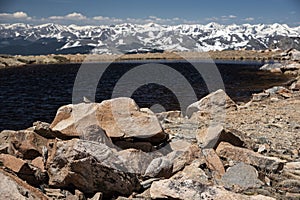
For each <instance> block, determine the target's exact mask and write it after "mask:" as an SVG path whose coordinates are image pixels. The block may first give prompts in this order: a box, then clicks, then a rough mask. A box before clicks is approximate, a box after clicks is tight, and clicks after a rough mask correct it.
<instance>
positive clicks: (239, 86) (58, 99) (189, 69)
mask: <svg viewBox="0 0 300 200" xmlns="http://www.w3.org/2000/svg"><path fill="white" fill-rule="evenodd" d="M149 62H150V61H146V62H142V61H139V62H128V61H127V62H117V63H113V64H111V65H109V67H108V68H107V69H106V71H105V73H104V74H103V76H102V77H101V79H100V81H99V83H98V87H97V92H96V95H95V99H96V102H101V101H102V100H105V99H110V98H111V95H112V92H113V90H114V87H115V85H116V83H117V82H118V80H120V78H121V77H122V76H124V75H125V74H126V73H127V72H129V71H130V70H132V69H134V68H135V67H137V66H140V65H141V64H145V63H149ZM153 62H158V63H161V64H164V65H166V66H168V67H171V68H172V69H174V70H176V71H177V72H179V73H180V74H181V75H182V76H183V77H184V79H185V80H186V81H187V83H189V84H190V85H191V86H192V88H193V89H194V91H195V94H196V96H197V99H200V98H201V97H203V96H205V95H207V94H208V88H207V85H206V83H205V81H204V79H203V77H202V76H201V74H199V72H198V71H197V70H195V68H194V67H193V65H191V64H190V63H188V62H184V61H153ZM197 64H198V66H203V67H205V66H207V63H205V62H197ZM90 65H93V67H96V68H98V67H99V68H101V67H105V66H107V63H102V64H101V63H100V64H99V63H98V64H90ZM262 65H263V63H256V62H230V63H228V62H224V61H223V62H222V61H218V63H216V66H217V69H218V71H219V73H220V74H221V77H222V80H223V83H224V86H225V89H226V92H227V94H228V95H229V96H230V97H231V98H232V99H233V100H235V101H236V102H246V101H248V100H249V99H250V98H251V95H252V94H253V93H256V92H260V91H262V90H263V89H267V88H269V87H272V86H275V85H282V84H283V83H285V82H286V81H288V80H289V78H290V77H287V76H285V75H276V74H271V73H268V72H262V71H259V70H258V69H259V67H260V66H262ZM80 66H81V65H80V64H64V65H31V66H26V67H16V68H7V69H0V102H1V103H0V130H3V129H12V130H19V129H25V128H28V127H30V126H32V123H33V122H35V121H38V120H39V121H45V122H49V123H50V122H51V121H52V120H53V118H54V116H55V114H56V111H57V109H58V108H59V107H60V106H62V105H66V104H70V103H72V91H73V85H74V81H75V78H76V75H77V72H78V70H79V68H80ZM154 68H155V67H154ZM83 70H84V68H83ZM153 70H155V69H153ZM169 78H170V80H171V81H172V83H174V86H176V88H177V90H178V91H180V90H184V87H183V83H181V82H179V81H178V80H177V79H175V78H174V79H172V77H169ZM126 84H130V83H126ZM126 84H125V85H124V89H126V87H127V86H126ZM131 97H132V98H133V99H135V101H136V102H137V103H138V105H139V106H140V107H149V108H150V107H151V106H152V105H155V104H160V105H161V106H163V107H164V109H165V110H177V109H178V108H179V105H178V100H177V98H176V95H175V94H174V93H173V91H171V90H170V89H168V88H167V87H164V86H163V85H160V84H157V83H149V84H146V85H143V86H141V87H139V88H136V90H135V91H134V92H133V94H132V96H131ZM79 101H81V100H78V102H79Z"/></svg>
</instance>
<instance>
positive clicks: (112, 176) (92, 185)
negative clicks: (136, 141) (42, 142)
mask: <svg viewBox="0 0 300 200" xmlns="http://www.w3.org/2000/svg"><path fill="white" fill-rule="evenodd" d="M125 155H126V156H129V157H130V159H133V160H134V159H135V158H134V157H133V156H134V155H128V153H126V154H125ZM123 156H124V155H123ZM124 160H126V157H122V155H118V154H117V152H116V151H114V150H113V149H111V148H109V147H108V146H106V145H104V144H101V143H97V142H91V141H86V140H79V139H72V140H69V141H59V142H57V144H56V150H55V151H54V153H53V155H51V156H50V158H49V167H48V174H49V178H50V180H49V185H51V186H54V187H68V186H72V185H73V186H75V187H76V188H78V189H79V190H81V191H85V192H86V193H95V192H103V194H105V195H112V194H117V193H118V194H122V195H130V194H131V193H132V192H133V191H135V190H138V189H139V187H140V185H139V182H138V180H137V175H136V174H135V173H132V171H131V170H132V169H134V168H133V167H131V166H127V165H126V164H127V163H126V162H124Z"/></svg>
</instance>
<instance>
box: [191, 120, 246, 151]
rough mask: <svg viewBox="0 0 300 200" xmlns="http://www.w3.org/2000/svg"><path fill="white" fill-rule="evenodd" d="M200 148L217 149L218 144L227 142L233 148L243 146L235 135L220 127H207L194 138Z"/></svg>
mask: <svg viewBox="0 0 300 200" xmlns="http://www.w3.org/2000/svg"><path fill="white" fill-rule="evenodd" d="M196 139H197V143H198V144H199V145H200V147H201V148H203V149H207V148H213V149H215V148H217V146H218V145H219V143H220V142H222V141H223V142H229V143H231V144H233V145H235V146H239V147H241V146H243V144H244V142H243V141H242V140H241V139H240V138H239V137H238V136H236V135H234V134H233V133H231V132H230V131H228V130H225V129H224V127H223V126H221V125H215V126H209V127H207V128H204V129H201V130H200V131H199V132H198V133H197V136H196Z"/></svg>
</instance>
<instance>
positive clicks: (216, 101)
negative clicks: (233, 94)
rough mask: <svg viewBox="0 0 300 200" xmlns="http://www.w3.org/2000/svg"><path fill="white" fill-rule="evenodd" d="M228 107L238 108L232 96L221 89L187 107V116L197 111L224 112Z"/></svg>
mask: <svg viewBox="0 0 300 200" xmlns="http://www.w3.org/2000/svg"><path fill="white" fill-rule="evenodd" d="M228 108H234V109H236V108H237V105H236V104H235V103H234V101H232V100H231V99H230V97H229V96H228V95H227V94H226V93H225V92H224V91H223V90H221V89H219V90H217V91H215V92H213V93H211V94H209V95H207V96H206V97H204V98H202V99H201V100H200V101H197V102H195V103H193V104H191V105H189V106H188V107H187V110H186V116H188V117H189V118H190V117H191V116H192V115H193V113H196V112H208V113H211V114H216V113H219V112H224V110H225V109H228Z"/></svg>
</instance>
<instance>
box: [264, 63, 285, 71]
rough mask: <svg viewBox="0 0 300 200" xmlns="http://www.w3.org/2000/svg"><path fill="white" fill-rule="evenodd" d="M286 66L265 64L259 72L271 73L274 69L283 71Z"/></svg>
mask: <svg viewBox="0 0 300 200" xmlns="http://www.w3.org/2000/svg"><path fill="white" fill-rule="evenodd" d="M283 66H284V65H283V64H282V63H268V64H264V65H263V66H262V67H260V68H259V70H262V71H271V70H274V69H281V68H282V67H283Z"/></svg>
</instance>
